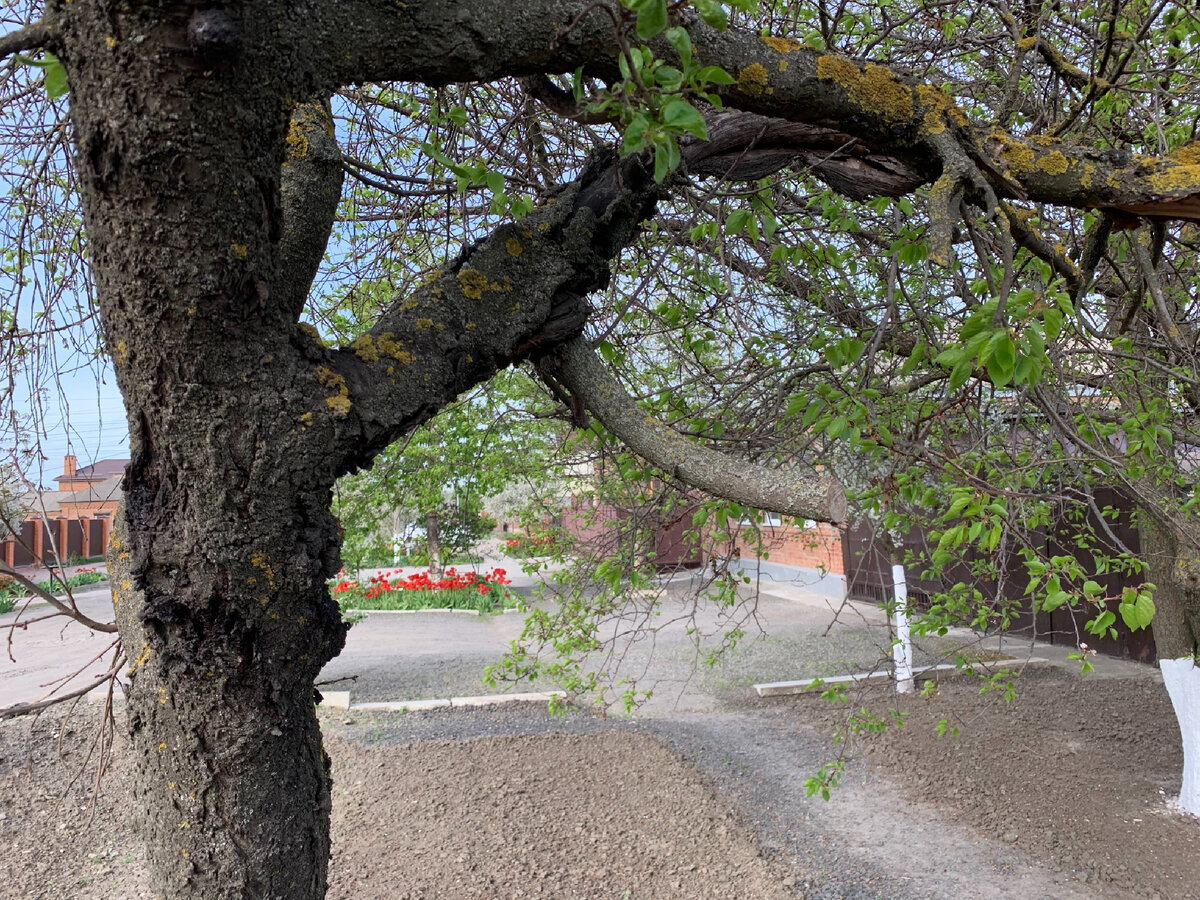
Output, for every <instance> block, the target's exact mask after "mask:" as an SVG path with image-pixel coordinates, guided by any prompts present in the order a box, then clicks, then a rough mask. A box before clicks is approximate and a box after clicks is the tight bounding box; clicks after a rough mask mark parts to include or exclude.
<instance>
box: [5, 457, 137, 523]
mask: <svg viewBox="0 0 1200 900" xmlns="http://www.w3.org/2000/svg"><path fill="white" fill-rule="evenodd" d="M106 462H121V463H122V466H121V471H120V472H119V473H118V474H116V475H110V476H109V477H108V478H105V479H104V480H103V481H101V482H100V483H99V484H94V485H91V486H90V487H80V488H79V489H78V490H70V489H69V488H68V489H67V490H61V491H35V492H33V493H30V494H26V495H25V496H24V497H22V498H21V501H20V503H21V507H22V508H23V509H25V510H26V511H27V512H29V513H32V514H33V515H39V516H56V515H59V514H60V513H62V507H63V504H64V503H103V502H104V501H106V500H120V499H121V481H122V480H123V479H124V477H125V472H124V462H123V461H121V460H106ZM93 477H94V476H93ZM58 480H59V481H60V483H61V482H62V481H63V480H64V479H58ZM65 480H66V481H67V482H70V481H71V479H65ZM83 480H84V481H86V480H87V479H86V478H85V479H83Z"/></svg>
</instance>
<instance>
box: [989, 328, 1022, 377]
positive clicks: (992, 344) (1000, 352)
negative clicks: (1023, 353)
mask: <svg viewBox="0 0 1200 900" xmlns="http://www.w3.org/2000/svg"><path fill="white" fill-rule="evenodd" d="M984 355H985V356H986V357H987V370H988V378H990V379H991V381H992V384H994V385H995V386H996V387H1004V386H1005V385H1007V384H1008V383H1009V382H1010V381H1012V376H1013V367H1014V366H1015V365H1016V361H1017V352H1016V348H1015V347H1014V346H1013V340H1012V338H1011V337H1010V336H1009V335H1008V333H1007V332H1005V331H998V332H996V334H994V335H993V336H992V337H991V338H990V339H989V340H988V343H987V346H986V347H985V348H984Z"/></svg>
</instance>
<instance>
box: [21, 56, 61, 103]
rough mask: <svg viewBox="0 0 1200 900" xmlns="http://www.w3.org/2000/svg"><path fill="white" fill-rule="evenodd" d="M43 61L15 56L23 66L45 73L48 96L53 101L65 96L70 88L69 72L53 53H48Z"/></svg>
mask: <svg viewBox="0 0 1200 900" xmlns="http://www.w3.org/2000/svg"><path fill="white" fill-rule="evenodd" d="M42 56H43V58H42V59H30V58H29V57H28V56H22V55H21V54H20V53H17V54H15V56H14V58H15V59H16V61H17V62H19V63H20V64H21V65H23V66H35V67H37V68H39V69H41V70H42V71H43V72H44V73H45V79H46V94H47V96H49V97H50V99H51V100H57V99H58V98H59V97H62V96H65V95H66V93H67V91H68V90H70V86H69V85H68V84H67V70H66V69H64V68H63V64H62V61H61V60H60V59H59V58H58V57H57V56H55V55H54V54H53V53H50V52H49V51H47V52H46V53H44V54H42Z"/></svg>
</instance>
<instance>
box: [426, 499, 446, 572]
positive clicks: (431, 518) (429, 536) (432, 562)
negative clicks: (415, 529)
mask: <svg viewBox="0 0 1200 900" xmlns="http://www.w3.org/2000/svg"><path fill="white" fill-rule="evenodd" d="M440 521H441V520H440V517H439V515H438V513H437V510H434V511H433V512H430V513H426V515H425V548H426V550H427V551H428V553H429V577H430V578H432V579H434V580H435V581H436V580H437V579H439V578H441V577H442V573H443V567H442V542H441V539H440V538H439V536H438V524H439V522H440Z"/></svg>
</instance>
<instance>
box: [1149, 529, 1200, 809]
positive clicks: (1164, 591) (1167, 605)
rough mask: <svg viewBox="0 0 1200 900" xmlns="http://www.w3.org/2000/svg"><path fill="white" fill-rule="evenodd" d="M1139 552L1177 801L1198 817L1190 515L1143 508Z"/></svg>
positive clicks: (1197, 583) (1197, 635) (1196, 589)
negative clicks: (1151, 609)
mask: <svg viewBox="0 0 1200 900" xmlns="http://www.w3.org/2000/svg"><path fill="white" fill-rule="evenodd" d="M1141 512H1142V514H1141V517H1140V522H1141V542H1142V555H1143V556H1144V557H1145V559H1146V562H1147V564H1148V565H1149V576H1150V577H1149V580H1150V581H1151V582H1153V583H1154V585H1155V586H1156V588H1157V590H1156V591H1155V592H1154V601H1155V606H1156V607H1157V608H1156V610H1155V613H1154V622H1153V626H1152V627H1153V628H1154V643H1155V646H1156V647H1157V651H1158V665H1159V668H1160V669H1161V670H1162V675H1163V682H1164V684H1165V685H1166V687H1167V693H1168V694H1170V696H1171V704H1172V706H1173V707H1174V708H1175V717H1176V719H1178V722H1179V732H1180V736H1181V738H1182V740H1183V785H1182V788H1181V790H1180V793H1179V805H1180V806H1181V807H1183V808H1184V809H1186V810H1187V811H1188V812H1190V813H1192V814H1193V815H1198V816H1200V667H1197V664H1196V662H1197V650H1198V649H1200V550H1198V549H1197V548H1200V534H1197V533H1196V531H1197V530H1198V529H1197V528H1196V527H1195V524H1194V522H1193V520H1191V519H1188V520H1187V521H1186V522H1185V521H1184V520H1183V519H1182V518H1175V519H1172V520H1170V521H1165V519H1166V517H1165V516H1162V515H1161V514H1159V515H1156V514H1155V511H1153V510H1150V509H1147V508H1145V507H1143V509H1142V511H1141Z"/></svg>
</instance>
